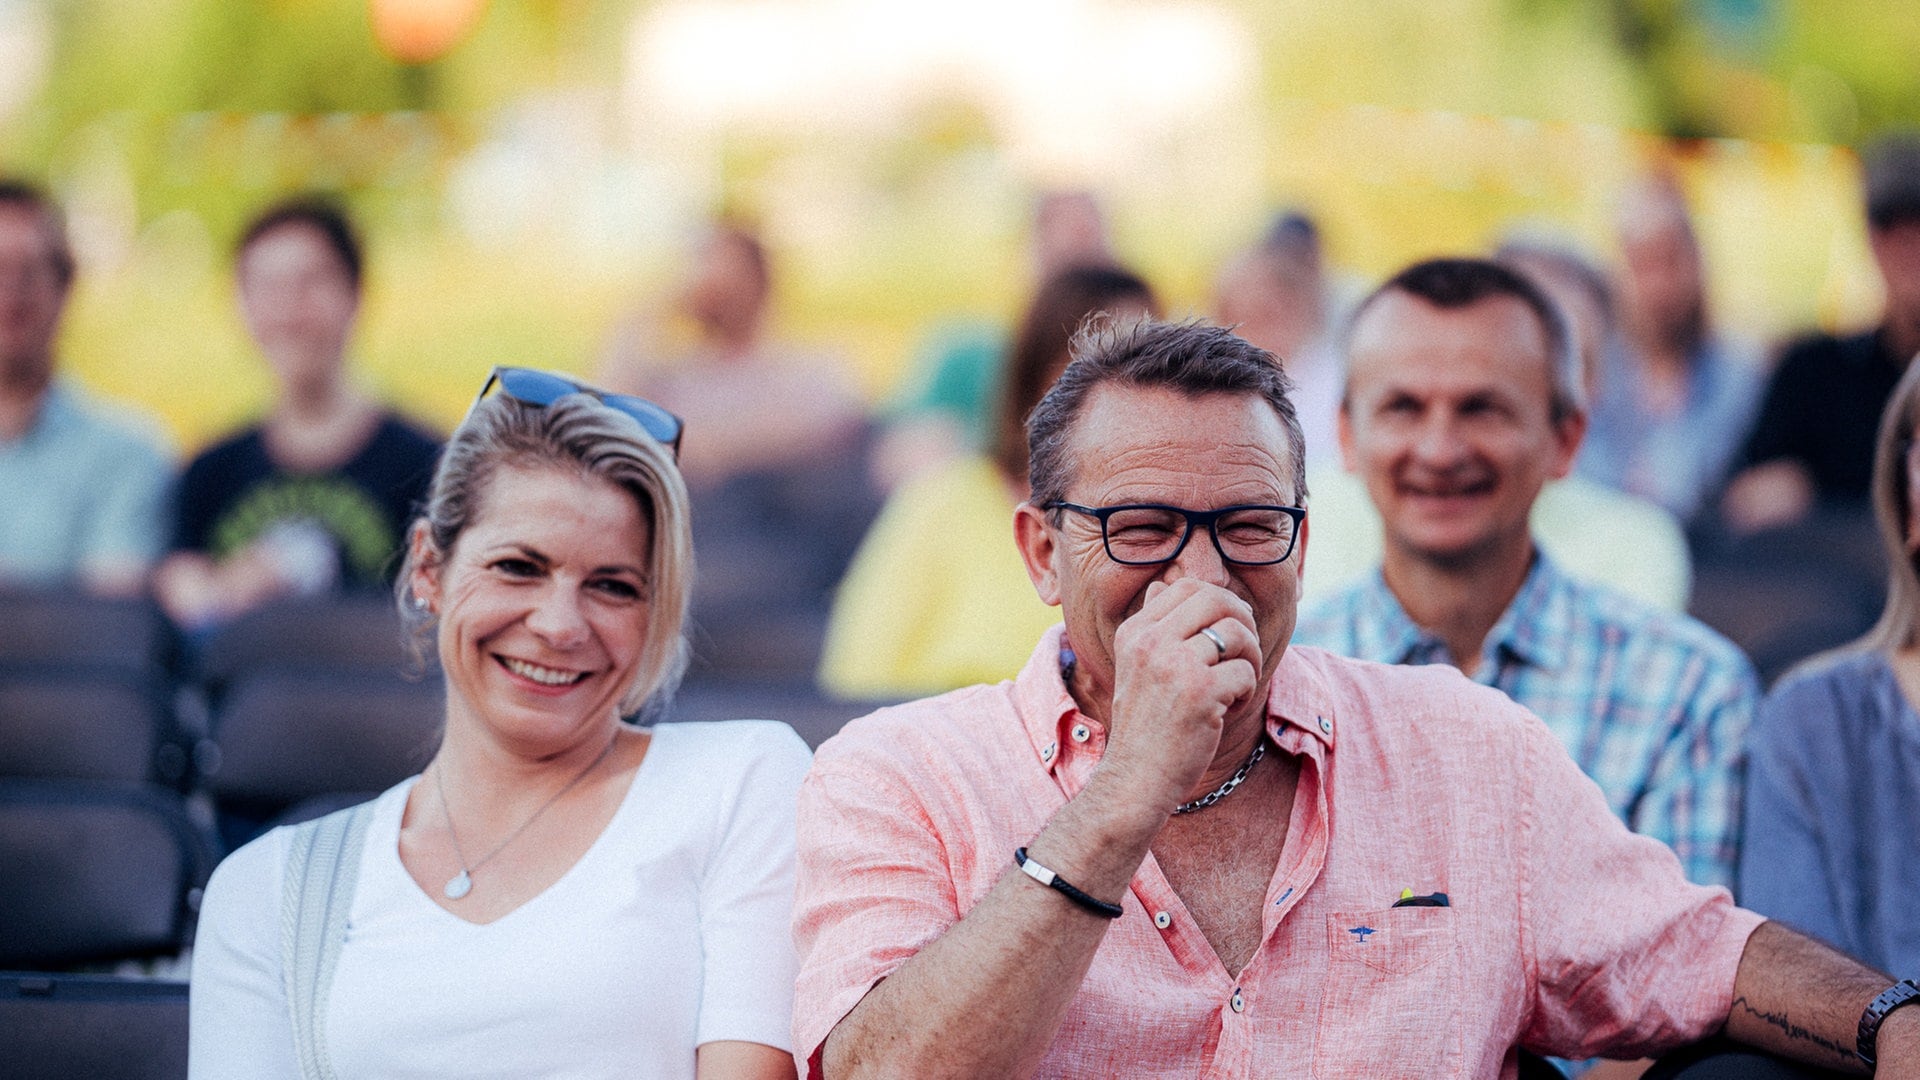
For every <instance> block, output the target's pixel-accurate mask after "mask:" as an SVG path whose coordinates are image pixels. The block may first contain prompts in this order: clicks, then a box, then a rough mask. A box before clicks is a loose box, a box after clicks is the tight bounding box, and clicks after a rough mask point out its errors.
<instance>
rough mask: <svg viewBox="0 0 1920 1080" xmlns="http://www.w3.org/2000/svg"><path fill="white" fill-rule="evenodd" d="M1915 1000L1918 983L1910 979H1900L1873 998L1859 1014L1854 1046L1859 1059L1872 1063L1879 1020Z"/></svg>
mask: <svg viewBox="0 0 1920 1080" xmlns="http://www.w3.org/2000/svg"><path fill="white" fill-rule="evenodd" d="M1916 1001H1920V983H1916V982H1914V981H1913V980H1912V979H1901V980H1900V981H1899V982H1897V983H1894V984H1893V985H1892V986H1889V987H1887V989H1886V991H1885V992H1884V993H1882V994H1881V995H1880V996H1879V997H1877V998H1874V999H1873V1003H1872V1004H1870V1005H1868V1006H1867V1011H1866V1012H1863V1013H1861V1014H1860V1038H1859V1041H1858V1042H1857V1043H1856V1044H1855V1046H1854V1052H1855V1053H1857V1054H1859V1055H1860V1060H1861V1061H1864V1062H1866V1063H1867V1065H1868V1066H1872V1065H1873V1059H1874V1051H1875V1049H1876V1046H1875V1044H1876V1043H1878V1042H1879V1040H1880V1021H1882V1020H1885V1019H1886V1018H1887V1014H1888V1013H1890V1012H1892V1011H1893V1010H1895V1009H1897V1008H1899V1007H1900V1006H1902V1005H1911V1004H1913V1003H1914V1002H1916Z"/></svg>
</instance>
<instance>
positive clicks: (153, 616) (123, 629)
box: [0, 588, 172, 675]
mask: <svg viewBox="0 0 1920 1080" xmlns="http://www.w3.org/2000/svg"><path fill="white" fill-rule="evenodd" d="M171 641H172V638H171V634H170V632H169V630H168V629H167V624H166V620H165V619H164V618H162V617H161V615H160V611H159V609H158V608H156V607H154V606H153V605H152V604H150V603H148V602H146V601H143V600H106V599H101V598H99V597H92V596H88V595H86V594H84V593H80V592H73V591H67V590H54V589H44V590H43V589H12V588H0V659H3V660H5V661H6V662H7V663H9V664H54V665H63V666H65V665H79V666H86V667H93V668H109V669H114V670H119V671H125V672H130V673H135V674H139V675H149V674H151V673H153V672H155V671H157V670H159V669H160V668H161V667H162V665H163V662H164V661H165V660H166V659H167V658H168V654H169V651H170V649H171Z"/></svg>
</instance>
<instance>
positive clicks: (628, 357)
mask: <svg viewBox="0 0 1920 1080" xmlns="http://www.w3.org/2000/svg"><path fill="white" fill-rule="evenodd" d="M775 292H776V288H775V276H774V272H773V266H772V263H771V260H770V259H769V256H768V253H767V250H766V248H765V247H764V246H763V245H762V244H761V242H760V240H759V238H758V237H756V236H755V235H754V234H753V233H752V232H750V231H748V230H747V229H745V228H743V227H741V226H738V225H733V224H727V223H720V224H716V225H715V226H713V227H712V228H711V229H710V230H709V231H708V232H707V234H706V235H705V237H704V238H703V240H702V242H701V244H700V246H699V248H698V249H697V250H696V252H695V255H694V259H693V262H692V264H691V265H690V266H689V268H688V271H687V276H686V278H685V280H684V282H683V283H682V284H681V286H680V288H679V290H678V292H677V293H676V295H675V297H674V300H673V304H672V307H671V308H670V310H668V311H667V312H665V313H663V315H661V316H654V317H652V318H653V321H652V322H651V323H649V322H648V321H647V318H646V317H643V318H641V319H639V320H632V321H630V322H629V323H628V325H627V326H625V327H623V328H622V329H621V330H620V331H619V332H618V334H617V336H616V338H615V340H614V342H613V343H612V347H611V349H610V352H609V354H608V356H607V359H606V370H605V372H604V379H605V381H606V383H607V384H608V385H609V387H610V388H612V389H617V390H622V391H627V392H633V393H639V394H642V395H644V396H646V397H648V398H651V399H652V400H654V401H657V402H659V403H660V404H661V405H663V406H665V407H666V408H668V409H671V410H673V411H674V412H676V413H678V414H679V415H680V416H681V417H683V418H684V419H685V420H686V425H687V431H688V433H689V434H688V437H687V439H686V442H685V444H684V445H683V447H682V450H681V456H680V467H681V471H682V473H683V475H684V476H685V477H686V480H687V487H688V489H689V491H690V493H691V495H692V498H693V508H694V514H693V535H694V542H695V544H696V545H697V546H698V547H699V549H700V569H699V582H698V585H697V586H696V588H695V590H694V607H693V623H694V634H693V639H694V651H695V663H696V672H697V673H716V674H722V675H753V676H766V675H777V676H781V677H797V678H805V677H806V676H808V675H809V674H811V673H812V671H813V669H814V666H815V665H816V664H818V663H819V658H820V639H821V636H822V635H823V634H824V633H825V628H826V621H827V609H828V607H829V604H830V602H831V601H830V598H831V595H832V590H833V585H834V583H835V582H837V581H839V580H840V576H841V575H842V574H843V573H845V571H846V567H847V561H848V560H849V559H850V558H851V557H852V556H853V552H854V549H855V548H856V547H857V546H858V545H859V542H860V537H861V535H862V534H863V533H864V532H865V531H866V527H867V523H868V522H869V521H871V520H872V518H873V515H874V513H875V511H876V510H877V509H878V506H879V496H878V494H877V493H876V492H875V491H874V490H873V488H872V485H871V483H870V481H869V479H868V474H867V468H866V463H867V455H868V452H869V450H870V447H871V437H870V436H871V429H870V427H869V425H868V423H867V420H866V415H865V411H864V409H863V407H862V403H861V402H860V400H859V399H858V397H857V396H856V394H855V392H854V388H853V386H852V385H851V383H850V382H849V380H848V379H847V378H846V377H845V374H844V372H843V370H842V366H841V365H840V363H839V362H838V361H837V360H836V359H835V358H833V357H830V356H823V355H808V354H806V353H803V352H801V351H799V350H797V349H795V348H793V347H791V346H788V345H784V344H782V343H780V342H778V341H775V340H773V339H772V338H771V335H770V334H769V331H768V323H769V317H770V314H771V310H772V307H773V300H774V296H775Z"/></svg>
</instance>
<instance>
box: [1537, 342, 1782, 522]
mask: <svg viewBox="0 0 1920 1080" xmlns="http://www.w3.org/2000/svg"><path fill="white" fill-rule="evenodd" d="M1619 348H1622V346H1616V348H1615V349H1614V350H1610V352H1609V354H1608V356H1607V358H1606V363H1605V364H1603V365H1602V366H1601V371H1600V385H1599V386H1598V387H1597V388H1596V389H1595V392H1594V400H1593V404H1592V407H1591V408H1590V409H1589V410H1588V415H1587V421H1588V424H1587V437H1586V441H1585V442H1584V443H1582V444H1581V447H1580V457H1579V458H1578V460H1577V461H1576V462H1575V464H1574V467H1575V469H1576V470H1577V471H1578V472H1579V474H1580V475H1581V476H1584V477H1586V478H1588V479H1590V480H1593V481H1594V482H1596V483H1600V484H1605V485H1606V486H1608V487H1610V488H1613V489H1614V490H1616V491H1624V492H1627V493H1628V494H1631V495H1638V496H1640V497H1641V498H1643V499H1647V500H1650V501H1652V502H1655V503H1658V504H1660V505H1661V506H1663V507H1665V508H1666V509H1667V510H1669V511H1671V512H1672V513H1673V515H1674V516H1675V517H1677V518H1679V519H1680V520H1681V521H1683V522H1684V521H1689V520H1691V519H1692V518H1693V517H1695V516H1696V515H1697V514H1698V513H1699V511H1700V510H1701V508H1702V507H1703V506H1705V505H1707V504H1708V503H1709V502H1710V500H1712V499H1713V498H1714V497H1715V496H1716V495H1718V494H1719V491H1720V487H1721V485H1722V484H1724V483H1725V482H1726V480H1727V474H1728V472H1729V471H1731V469H1732V467H1733V464H1734V458H1735V457H1736V456H1737V455H1738V454H1739V452H1740V447H1741V445H1742V444H1744V443H1745V442H1746V438H1747V431H1748V429H1749V428H1751V427H1752V426H1753V418H1754V413H1755V412H1756V411H1757V410H1758V408H1759V405H1760V390H1761V374H1762V368H1761V365H1760V363H1759V362H1758V360H1757V359H1756V358H1755V357H1754V356H1752V355H1751V354H1750V351H1749V350H1746V349H1744V348H1742V347H1741V346H1739V345H1736V344H1734V343H1733V342H1731V341H1729V340H1727V339H1724V338H1719V337H1714V338H1709V339H1708V340H1707V341H1706V342H1705V343H1704V344H1703V345H1702V346H1701V347H1700V348H1699V349H1698V350H1697V351H1696V352H1695V353H1694V355H1693V367H1692V369H1691V370H1690V371H1689V372H1688V375H1687V389H1686V398H1685V400H1684V401H1682V402H1681V405H1680V409H1679V411H1678V412H1674V413H1670V414H1668V415H1665V416H1658V415H1653V414H1651V413H1649V412H1648V411H1647V407H1646V406H1645V405H1644V404H1643V403H1642V402H1641V395H1642V392H1643V391H1642V379H1643V376H1642V374H1641V369H1640V365H1639V363H1638V362H1637V361H1635V360H1634V359H1633V358H1632V357H1629V356H1624V355H1620V353H1619V351H1618V349H1619Z"/></svg>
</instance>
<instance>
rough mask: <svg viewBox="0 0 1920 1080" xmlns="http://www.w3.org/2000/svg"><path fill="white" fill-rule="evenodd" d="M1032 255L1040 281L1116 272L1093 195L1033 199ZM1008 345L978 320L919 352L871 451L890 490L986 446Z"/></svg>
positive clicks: (998, 331) (1061, 192)
mask: <svg viewBox="0 0 1920 1080" xmlns="http://www.w3.org/2000/svg"><path fill="white" fill-rule="evenodd" d="M1030 244H1031V250H1030V257H1031V258H1032V260H1033V273H1034V278H1033V280H1034V281H1035V282H1046V281H1048V280H1051V279H1052V278H1053V276H1054V275H1056V274H1058V273H1059V272H1060V271H1062V270H1065V269H1067V268H1068V267H1070V266H1111V265H1113V264H1114V254H1113V249H1112V246H1111V243H1110V241H1109V239H1108V235H1107V220H1106V215H1105V213H1104V212H1103V211H1102V210H1101V208H1100V202H1099V200H1098V199H1097V198H1095V197H1094V194H1093V193H1092V192H1090V191H1086V190H1084V189H1077V188H1063V189H1057V190H1053V191H1046V192H1042V193H1041V194H1040V196H1039V197H1038V198H1037V199H1035V200H1034V208H1033V231H1032V237H1031V241H1030ZM1008 345H1009V342H1008V341H1007V340H1006V331H1005V329H1004V328H1003V327H1001V326H999V325H998V324H995V323H991V322H985V321H980V320H966V321H960V322H954V323H950V324H948V325H945V326H941V327H939V328H938V329H936V330H935V331H934V332H933V334H932V335H931V338H930V340H929V341H928V343H927V344H926V345H925V346H923V347H922V349H921V353H920V355H919V357H918V358H916V360H915V363H914V365H913V369H912V370H911V371H909V372H908V374H907V376H906V380H905V389H904V390H903V391H902V392H901V393H900V395H899V397H898V399H897V400H896V401H895V402H894V403H893V404H892V405H891V406H890V407H889V409H888V411H889V413H890V414H891V415H892V417H893V419H892V420H891V422H890V423H889V424H888V426H887V430H886V432H885V433H884V434H883V435H882V436H881V438H880V441H879V443H878V444H877V445H876V446H875V447H874V456H873V474H874V479H875V481H876V482H877V483H879V484H880V486H881V487H882V488H883V489H885V490H889V491H891V490H892V489H893V488H895V487H897V486H899V485H900V484H901V483H903V482H904V481H906V480H907V479H908V478H909V477H912V476H914V475H917V474H918V473H920V472H923V471H925V470H928V469H932V468H933V467H935V466H937V465H939V464H941V463H943V462H946V461H951V460H952V459H954V458H956V457H958V456H960V455H962V454H965V453H969V452H972V451H976V450H979V449H981V448H984V447H986V446H987V444H988V443H989V442H991V441H992V439H993V438H994V431H995V424H996V419H995V409H996V407H997V406H996V403H997V402H999V401H1000V400H1001V397H1000V393H999V387H1000V377H1001V368H1000V361H1001V357H1002V355H1003V354H1004V353H1006V351H1007V348H1008Z"/></svg>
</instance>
